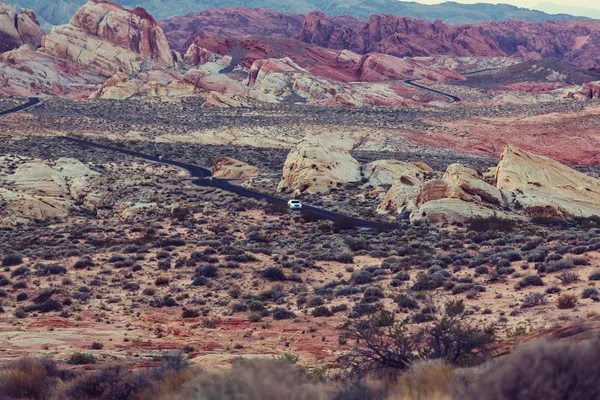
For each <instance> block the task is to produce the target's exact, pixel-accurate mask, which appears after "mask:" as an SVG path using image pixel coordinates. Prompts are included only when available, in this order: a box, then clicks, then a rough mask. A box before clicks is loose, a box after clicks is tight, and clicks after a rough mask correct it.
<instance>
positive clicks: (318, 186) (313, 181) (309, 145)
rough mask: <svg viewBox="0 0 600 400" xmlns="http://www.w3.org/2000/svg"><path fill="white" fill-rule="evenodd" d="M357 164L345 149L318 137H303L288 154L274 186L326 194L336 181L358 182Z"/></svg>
mask: <svg viewBox="0 0 600 400" xmlns="http://www.w3.org/2000/svg"><path fill="white" fill-rule="evenodd" d="M360 179H361V175H360V164H359V163H358V161H356V160H355V159H354V158H353V157H352V156H351V155H350V152H349V151H348V149H346V148H343V147H340V146H336V145H331V144H329V143H327V141H326V140H323V139H321V138H318V137H313V136H311V137H307V138H305V139H303V140H302V141H300V143H298V144H297V145H296V146H295V147H294V148H293V149H292V151H290V153H289V154H288V156H287V158H286V160H285V164H284V166H283V177H282V178H281V182H280V183H279V186H278V187H277V189H278V190H279V191H294V192H296V193H310V194H312V193H326V192H328V191H329V190H331V188H334V187H336V186H337V185H338V184H343V183H349V182H358V181H360Z"/></svg>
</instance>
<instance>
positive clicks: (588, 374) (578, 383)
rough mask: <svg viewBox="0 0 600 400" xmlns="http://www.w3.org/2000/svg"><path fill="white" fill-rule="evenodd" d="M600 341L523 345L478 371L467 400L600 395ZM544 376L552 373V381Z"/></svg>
mask: <svg viewBox="0 0 600 400" xmlns="http://www.w3.org/2000/svg"><path fill="white" fill-rule="evenodd" d="M598 357H600V342H598V341H597V340H589V341H581V342H577V341H556V342H537V343H531V344H526V345H522V346H520V347H518V348H517V350H516V351H515V352H514V353H513V354H511V355H510V356H509V357H507V358H505V359H502V360H499V361H498V362H497V363H495V364H494V365H493V368H486V369H485V371H484V373H478V374H477V375H476V377H475V379H473V380H472V387H471V388H469V389H468V393H467V395H466V396H465V397H464V398H466V399H467V400H475V399H477V400H503V399H513V400H528V399H551V400H559V399H596V398H600V385H598V383H597V376H598V374H600V363H598V362H597V360H598ZM540 371H544V372H543V376H552V384H549V382H548V381H547V380H545V379H541V375H540Z"/></svg>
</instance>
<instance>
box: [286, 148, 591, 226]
mask: <svg viewBox="0 0 600 400" xmlns="http://www.w3.org/2000/svg"><path fill="white" fill-rule="evenodd" d="M357 182H361V183H362V184H364V185H365V186H364V187H363V189H364V190H365V191H368V190H371V191H372V194H374V195H376V196H379V197H380V198H381V203H380V204H379V207H378V209H377V211H378V212H379V213H381V214H388V213H390V214H392V215H395V214H400V215H404V216H405V217H410V220H411V221H412V222H423V221H427V222H431V223H446V222H450V223H455V222H461V223H462V222H466V221H467V220H469V219H471V218H473V217H483V218H487V217H501V218H514V219H522V218H524V217H546V218H573V217H584V218H589V217H592V216H595V215H599V214H600V203H599V202H598V196H599V195H600V180H599V179H596V178H593V177H591V176H589V175H586V174H584V173H581V172H578V171H576V170H574V169H571V168H569V167H567V166H564V165H562V164H561V163H559V162H557V161H554V160H552V159H550V158H547V157H543V156H539V155H536V154H533V153H530V152H527V151H525V150H522V149H520V148H518V147H516V146H514V145H510V144H509V145H507V146H506V147H505V149H504V151H503V152H502V155H501V158H500V162H499V163H498V165H497V166H496V168H490V169H489V170H488V171H485V172H482V171H480V170H478V169H477V168H475V167H472V166H469V165H466V164H463V163H454V164H450V165H449V166H448V167H447V168H446V171H445V172H438V171H435V170H433V169H432V168H430V167H429V166H427V165H426V164H424V163H419V162H402V161H398V160H377V161H374V162H371V163H369V164H367V165H363V166H361V165H360V163H359V162H358V161H357V160H356V159H354V158H353V157H352V155H351V154H350V153H349V149H348V148H344V147H343V146H341V145H340V144H339V143H338V144H332V143H330V142H329V141H328V140H327V139H323V138H321V137H307V138H305V139H304V140H302V141H301V142H299V143H298V144H297V145H296V146H295V147H294V149H292V151H291V152H290V153H289V154H288V156H287V159H286V161H285V164H284V167H283V172H282V178H281V181H280V183H279V186H278V190H279V191H281V192H288V193H293V195H295V196H301V195H303V194H315V193H321V194H326V193H329V192H330V191H332V190H337V188H339V187H340V186H341V185H345V184H349V183H357ZM390 186H391V187H390ZM386 187H389V190H387V192H386V191H385V190H384V188H386ZM373 188H374V189H373Z"/></svg>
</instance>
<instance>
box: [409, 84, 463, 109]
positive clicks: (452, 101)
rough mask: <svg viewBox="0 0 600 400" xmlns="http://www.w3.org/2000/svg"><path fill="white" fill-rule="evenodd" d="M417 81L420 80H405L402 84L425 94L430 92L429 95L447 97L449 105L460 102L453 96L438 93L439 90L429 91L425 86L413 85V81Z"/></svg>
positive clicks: (458, 98)
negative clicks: (423, 91)
mask: <svg viewBox="0 0 600 400" xmlns="http://www.w3.org/2000/svg"><path fill="white" fill-rule="evenodd" d="M418 80H420V79H407V80H405V81H404V83H406V84H407V85H409V86H412V87H416V88H417V89H421V90H425V91H427V92H431V93H435V94H439V95H442V96H444V97H447V98H449V99H450V103H458V102H459V101H460V97H457V96H454V95H452V94H448V93H444V92H440V91H439V90H435V89H430V88H428V87H426V86H421V85H419V84H416V83H414V82H415V81H418Z"/></svg>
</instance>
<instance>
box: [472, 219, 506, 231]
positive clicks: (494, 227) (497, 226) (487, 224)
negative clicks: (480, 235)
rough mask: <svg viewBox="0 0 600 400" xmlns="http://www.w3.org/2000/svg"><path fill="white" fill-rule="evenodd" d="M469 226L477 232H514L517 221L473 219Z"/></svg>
mask: <svg viewBox="0 0 600 400" xmlns="http://www.w3.org/2000/svg"><path fill="white" fill-rule="evenodd" d="M467 224H468V226H469V229H470V230H472V231H475V232H493V231H498V232H512V231H514V230H515V228H516V226H517V224H516V222H515V221H513V220H511V219H508V218H502V217H497V216H491V217H472V218H470V219H469V220H468V221H467Z"/></svg>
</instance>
